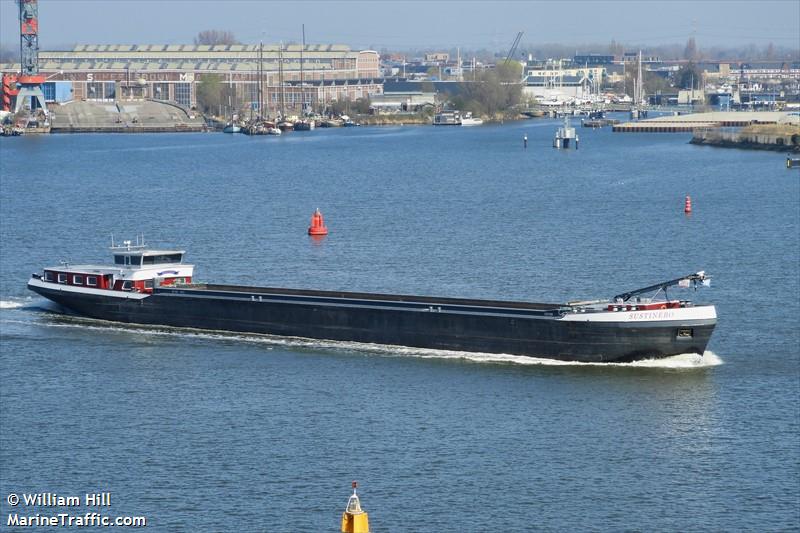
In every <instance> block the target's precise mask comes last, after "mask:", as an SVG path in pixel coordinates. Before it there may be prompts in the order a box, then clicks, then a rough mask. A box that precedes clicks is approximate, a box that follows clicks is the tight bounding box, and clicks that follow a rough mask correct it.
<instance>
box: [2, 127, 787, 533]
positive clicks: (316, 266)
mask: <svg viewBox="0 0 800 533" xmlns="http://www.w3.org/2000/svg"><path fill="white" fill-rule="evenodd" d="M557 127H558V123H557V122H556V121H551V120H543V121H535V122H534V121H528V122H517V123H510V124H505V125H490V126H482V127H474V128H433V127H382V128H367V127H363V128H347V129H335V130H317V131H314V132H295V133H292V134H287V135H284V136H283V137H281V138H273V137H261V138H249V137H245V136H231V135H224V134H176V135H171V134H159V135H131V136H128V135H107V136H103V135H69V136H67V135H63V136H59V135H53V136H47V137H27V138H25V137H23V138H4V139H0V180H1V181H0V185H1V187H0V237H1V238H2V241H1V246H2V248H1V249H0V252H1V253H0V306H2V309H0V338H1V339H2V344H1V348H2V351H1V352H0V399H1V401H0V459H1V460H2V462H1V463H0V472H1V473H2V475H0V491H2V503H0V511H2V516H0V518H2V521H3V523H4V524H6V521H7V519H8V516H9V514H10V513H13V512H19V513H24V514H28V515H31V514H36V513H41V514H55V513H57V512H64V511H65V510H64V508H44V507H31V506H24V505H22V504H20V505H19V506H17V507H11V506H10V505H9V504H8V503H7V495H8V494H10V493H18V494H24V493H39V492H54V493H58V494H61V495H75V494H78V495H83V494H84V493H87V492H110V493H111V495H112V496H111V497H112V505H111V506H110V507H102V508H92V509H90V508H87V507H85V506H84V507H80V508H78V509H76V510H75V513H76V514H78V512H80V513H79V514H83V513H84V512H86V511H92V510H99V511H101V512H102V514H104V515H136V516H145V517H147V520H148V529H149V530H153V531H287V532H295V531H303V532H305V531H309V532H322V531H331V532H333V531H338V528H339V519H340V516H341V512H342V510H343V509H344V506H345V504H346V502H347V497H348V496H349V493H350V481H351V480H353V479H357V480H358V481H359V483H360V489H359V493H360V495H361V497H362V506H363V507H364V509H366V510H367V511H368V512H369V513H370V524H371V526H372V529H373V530H374V531H375V532H387V531H389V532H394V531H435V532H449V531H452V532H472V531H475V532H477V531H530V530H542V531H559V530H560V531H573V530H587V529H588V530H608V531H620V530H633V531H637V530H638V531H703V530H704V531H735V530H750V531H777V530H791V529H795V530H796V529H797V528H800V333H798V332H799V331H800V327H799V326H800V324H799V323H798V316H799V315H798V307H800V273H799V270H798V264H800V242H799V239H800V237H799V235H800V207H799V206H800V188H799V184H800V172H798V171H797V170H787V169H786V168H785V165H784V157H783V156H782V155H778V154H774V153H760V152H753V151H739V150H725V149H715V148H708V147H698V146H693V145H690V144H688V140H689V137H688V135H683V134H619V133H616V134H615V133H611V132H610V130H608V129H603V130H588V129H581V130H579V132H578V133H579V134H580V137H581V140H580V148H579V150H577V151H575V150H571V151H557V150H554V149H552V148H551V147H550V144H551V140H552V136H553V134H554V133H555V130H556V128H557ZM523 135H527V136H528V140H529V141H528V148H527V149H524V148H523V143H522V138H523ZM685 195H691V197H692V201H693V207H694V210H693V213H692V214H691V216H688V217H687V216H685V215H684V213H683V203H684V197H685ZM317 207H319V208H320V209H321V211H322V213H323V214H324V216H325V220H326V224H327V225H328V227H329V229H330V235H328V237H326V238H325V239H324V240H322V241H321V242H315V241H312V240H310V239H309V237H308V236H307V235H306V229H307V227H308V223H309V219H310V216H311V214H312V212H313V210H314V209H315V208H317ZM112 233H113V234H114V236H115V238H116V239H117V240H118V241H119V240H122V239H124V238H131V239H132V238H135V235H137V234H144V236H145V238H146V239H147V241H148V242H149V243H150V244H153V245H161V246H170V247H173V246H174V247H181V248H185V249H186V250H187V251H188V253H187V260H188V261H189V262H191V263H193V264H195V265H196V279H197V280H201V281H202V280H207V281H213V282H223V283H240V284H258V285H266V286H289V287H302V288H320V289H345V290H358V291H377V292H399V293H410V294H433V295H442V296H464V297H485V298H503V299H520V300H532V301H563V300H567V299H588V298H595V297H608V296H611V295H613V294H617V293H618V292H622V291H623V290H626V289H632V288H636V287H640V286H645V285H649V284H651V283H654V282H658V281H662V280H665V279H672V278H675V277H679V276H681V275H684V274H688V273H690V272H695V271H697V270H706V271H707V272H708V273H710V274H711V275H712V276H713V283H712V286H711V288H709V289H703V290H702V291H699V292H698V293H697V294H694V295H691V297H693V298H694V299H696V300H699V301H711V302H713V303H715V304H716V305H717V311H718V314H719V317H720V318H719V324H718V326H717V329H716V331H715V333H714V336H713V337H712V340H711V344H710V345H709V351H708V352H706V354H705V355H704V356H703V357H702V358H699V357H694V356H679V357H676V358H672V359H669V360H665V361H646V362H639V363H633V364H626V365H612V366H602V365H585V364H563V363H555V362H550V361H546V360H536V359H528V358H520V357H508V356H486V355H480V354H466V353H452V352H435V351H425V350H414V349H405V348H389V347H376V346H359V345H352V344H347V343H332V342H327V343H326V342H317V341H306V340H302V339H279V338H269V337H263V336H247V335H227V334H220V333H203V332H191V331H180V330H171V329H167V328H147V329H145V328H138V327H126V326H121V325H113V324H108V323H103V322H99V321H91V320H82V319H78V318H72V317H65V316H62V315H59V314H57V313H55V312H54V309H53V308H51V307H50V306H48V305H47V304H46V302H45V301H44V300H43V299H41V298H39V297H37V296H36V295H33V293H30V292H29V291H27V290H26V288H25V283H26V281H27V279H28V277H29V276H30V274H31V273H32V272H37V271H40V270H41V268H42V267H43V266H47V265H53V264H57V263H58V261H60V260H69V261H72V262H100V263H106V262H107V261H108V257H109V255H108V250H107V246H108V244H109V241H110V235H111V234H112ZM70 512H72V511H70Z"/></svg>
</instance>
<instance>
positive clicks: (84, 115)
mask: <svg viewBox="0 0 800 533" xmlns="http://www.w3.org/2000/svg"><path fill="white" fill-rule="evenodd" d="M51 124H52V127H51V129H50V131H51V132H52V133H159V132H187V131H204V130H205V129H206V124H205V120H204V119H203V117H202V115H201V114H199V113H196V112H194V111H192V110H190V109H187V108H185V107H183V106H180V105H177V104H175V103H172V102H161V101H154V100H130V101H125V102H118V103H116V104H115V103H107V104H102V103H99V102H84V101H77V100H74V101H72V102H69V103H67V104H64V105H61V106H57V107H52V108H51Z"/></svg>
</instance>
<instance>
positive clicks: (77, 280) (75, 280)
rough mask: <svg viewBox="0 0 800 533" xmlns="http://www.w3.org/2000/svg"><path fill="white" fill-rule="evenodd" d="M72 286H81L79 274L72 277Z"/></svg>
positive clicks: (81, 281) (81, 278) (81, 277)
mask: <svg viewBox="0 0 800 533" xmlns="http://www.w3.org/2000/svg"><path fill="white" fill-rule="evenodd" d="M72 284H73V285H83V276H81V275H79V274H75V275H74V276H72Z"/></svg>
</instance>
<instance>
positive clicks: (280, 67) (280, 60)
mask: <svg viewBox="0 0 800 533" xmlns="http://www.w3.org/2000/svg"><path fill="white" fill-rule="evenodd" d="M278 84H279V85H280V86H281V120H283V119H284V118H285V117H286V113H285V111H284V107H285V95H284V90H283V41H281V43H280V45H279V46H278Z"/></svg>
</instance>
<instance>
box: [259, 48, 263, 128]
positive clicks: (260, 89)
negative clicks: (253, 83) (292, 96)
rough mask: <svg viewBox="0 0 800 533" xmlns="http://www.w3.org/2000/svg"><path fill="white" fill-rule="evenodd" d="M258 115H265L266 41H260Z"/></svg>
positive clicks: (260, 116)
mask: <svg viewBox="0 0 800 533" xmlns="http://www.w3.org/2000/svg"><path fill="white" fill-rule="evenodd" d="M258 116H259V118H263V117H264V41H259V42H258Z"/></svg>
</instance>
